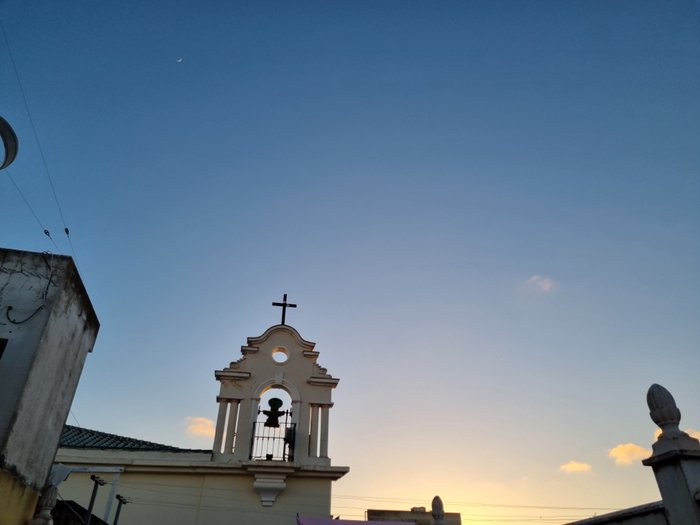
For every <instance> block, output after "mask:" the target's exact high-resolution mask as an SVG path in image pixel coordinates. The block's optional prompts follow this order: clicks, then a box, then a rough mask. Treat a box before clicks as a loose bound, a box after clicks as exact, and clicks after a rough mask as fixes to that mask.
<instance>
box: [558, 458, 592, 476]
mask: <svg viewBox="0 0 700 525" xmlns="http://www.w3.org/2000/svg"><path fill="white" fill-rule="evenodd" d="M592 468H593V467H591V466H590V465H589V464H588V463H583V462H581V461H574V460H573V459H572V460H571V461H569V462H568V463H564V464H563V465H561V466H560V467H559V470H561V471H562V472H567V473H575V472H590V471H591V470H592Z"/></svg>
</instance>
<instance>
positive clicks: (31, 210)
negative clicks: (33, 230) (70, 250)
mask: <svg viewBox="0 0 700 525" xmlns="http://www.w3.org/2000/svg"><path fill="white" fill-rule="evenodd" d="M5 173H7V177H8V178H9V179H10V182H11V183H12V185H13V186H14V187H15V189H16V190H17V193H19V196H20V197H22V200H23V201H24V203H25V204H26V205H27V208H29V211H30V212H31V214H32V216H33V217H34V219H35V220H36V222H37V224H38V225H39V227H40V228H41V230H42V231H43V232H44V235H46V236H47V237H48V238H49V240H50V241H51V244H53V245H54V248H56V252H57V253H61V249H60V248H59V247H58V245H57V244H56V241H54V240H53V237H51V233H50V232H49V230H47V229H46V227H45V226H44V224H43V223H42V222H41V220H40V219H39V216H38V215H37V214H36V212H35V211H34V208H33V207H32V205H31V204H30V203H29V201H28V200H27V197H25V195H24V193H22V190H21V189H20V188H19V186H18V185H17V183H16V182H15V179H14V178H13V177H12V175H11V174H10V170H9V168H5Z"/></svg>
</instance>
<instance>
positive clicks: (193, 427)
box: [185, 416, 215, 438]
mask: <svg viewBox="0 0 700 525" xmlns="http://www.w3.org/2000/svg"><path fill="white" fill-rule="evenodd" d="M185 421H186V422H187V428H186V429H185V432H186V433H187V435H188V436H193V437H209V438H213V437H214V434H215V429H214V422H213V421H212V420H211V419H209V418H207V417H194V416H189V417H186V418H185Z"/></svg>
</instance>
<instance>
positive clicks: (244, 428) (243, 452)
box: [227, 398, 258, 461]
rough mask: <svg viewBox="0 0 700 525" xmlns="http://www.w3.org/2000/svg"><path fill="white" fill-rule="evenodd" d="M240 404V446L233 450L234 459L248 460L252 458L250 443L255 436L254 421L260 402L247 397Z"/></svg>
mask: <svg viewBox="0 0 700 525" xmlns="http://www.w3.org/2000/svg"><path fill="white" fill-rule="evenodd" d="M239 405H240V408H239V409H238V435H239V436H240V439H239V440H238V443H237V445H238V446H236V448H235V449H234V450H233V459H234V460H239V461H248V460H249V459H250V453H251V450H250V444H251V438H252V436H253V422H254V421H255V418H256V416H257V409H258V404H257V402H256V403H254V402H253V400H252V399H250V398H247V399H241V400H240V401H239ZM253 412H255V413H253ZM234 428H235V427H234ZM227 438H228V436H227ZM241 440H243V441H241ZM227 441H228V439H227Z"/></svg>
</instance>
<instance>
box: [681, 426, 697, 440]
mask: <svg viewBox="0 0 700 525" xmlns="http://www.w3.org/2000/svg"><path fill="white" fill-rule="evenodd" d="M685 432H686V433H687V434H688V435H689V436H690V437H694V438H695V439H700V430H695V429H694V428H688V429H686V431H685Z"/></svg>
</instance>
